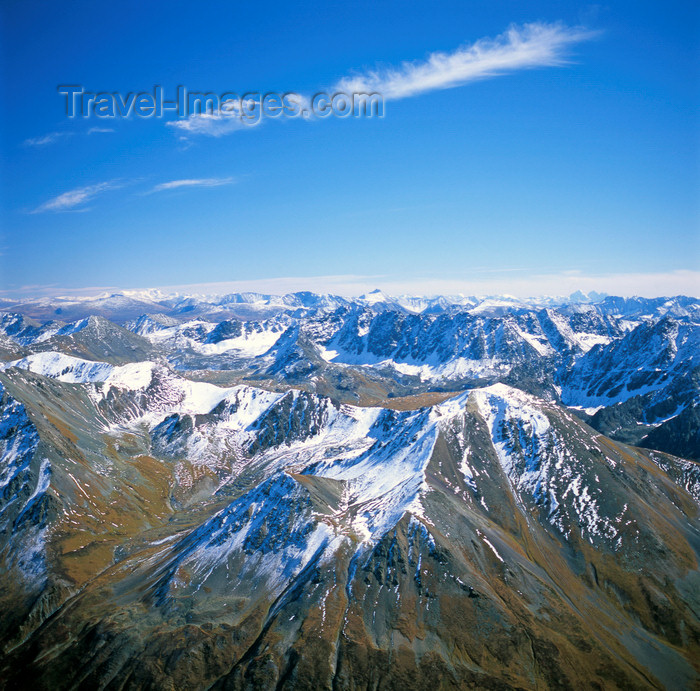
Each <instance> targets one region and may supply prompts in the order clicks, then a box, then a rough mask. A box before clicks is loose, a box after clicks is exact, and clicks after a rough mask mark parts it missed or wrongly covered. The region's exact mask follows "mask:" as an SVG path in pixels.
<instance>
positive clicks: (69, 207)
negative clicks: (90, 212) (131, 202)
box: [31, 181, 122, 214]
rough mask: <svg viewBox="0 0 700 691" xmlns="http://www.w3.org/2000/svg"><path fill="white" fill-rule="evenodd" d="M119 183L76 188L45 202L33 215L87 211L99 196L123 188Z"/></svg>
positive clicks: (112, 182) (102, 183)
mask: <svg viewBox="0 0 700 691" xmlns="http://www.w3.org/2000/svg"><path fill="white" fill-rule="evenodd" d="M121 186H122V185H121V183H119V182H117V181H110V182H100V183H98V184H96V185H87V186H85V187H76V188H75V189H73V190H70V191H68V192H64V193H63V194H59V195H58V196H57V197H53V198H52V199H49V200H48V201H46V202H44V203H43V204H41V205H40V206H38V207H37V208H36V209H34V210H33V211H32V212H31V213H34V214H40V213H45V212H47V211H87V208H86V207H85V204H87V203H88V202H90V201H91V200H93V199H94V198H95V197H96V196H98V195H99V194H102V193H103V192H107V191H108V190H113V189H117V188H119V187H121Z"/></svg>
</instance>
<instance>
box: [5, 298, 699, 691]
mask: <svg viewBox="0 0 700 691" xmlns="http://www.w3.org/2000/svg"><path fill="white" fill-rule="evenodd" d="M0 308H1V309H2V310H4V311H3V312H2V313H0V583H2V585H3V587H2V588H1V589H0V646H2V648H1V649H2V651H3V653H2V655H1V656H0V683H2V685H3V687H4V688H8V689H11V688H17V689H20V688H22V689H25V688H51V689H64V688H65V689H68V688H86V689H87V688H90V689H92V688H104V689H107V688H115V689H116V688H120V689H142V688H157V689H172V688H177V689H180V688H187V689H200V688H201V689H205V688H206V689H208V688H216V689H244V688H293V689H385V688H387V689H388V688H402V689H403V688H407V689H408V688H411V689H414V688H419V689H420V688H425V689H431V691H434V690H435V689H443V688H444V689H452V688H493V689H501V688H503V689H505V688H527V689H530V688H532V689H545V688H572V689H577V688H606V689H607V688H669V689H684V688H688V689H690V688H694V687H695V686H696V685H697V684H698V683H699V682H700V665H699V664H698V660H700V620H699V618H698V617H699V615H700V601H699V600H698V593H699V592H700V572H699V571H698V553H699V548H700V524H699V522H698V513H699V510H700V464H698V461H699V460H700V409H699V408H698V405H699V403H700V300H698V299H696V298H691V297H683V296H676V297H672V298H658V299H657V298H655V299H646V298H619V297H611V296H605V295H599V294H591V295H583V294H575V295H572V296H570V297H569V298H565V299H555V298H542V299H535V300H525V301H523V300H518V299H516V298H512V297H491V298H483V299H482V298H472V297H461V296H456V297H433V298H418V297H399V298H393V297H388V296H386V295H384V294H383V293H381V292H379V291H375V292H373V293H370V294H368V295H365V296H362V297H360V298H342V297H337V296H328V295H315V294H312V293H294V294H291V295H285V296H270V295H260V294H251V293H247V294H236V295H228V296H222V297H180V296H166V295H162V294H159V293H157V292H154V291H146V292H138V293H137V292H130V293H123V294H116V295H109V296H103V297H99V298H84V299H83V298H80V299H68V298H65V299H40V300H24V301H15V302H11V301H9V300H5V301H4V302H3V303H1V304H0Z"/></svg>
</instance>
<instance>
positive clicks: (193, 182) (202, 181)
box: [150, 178, 236, 192]
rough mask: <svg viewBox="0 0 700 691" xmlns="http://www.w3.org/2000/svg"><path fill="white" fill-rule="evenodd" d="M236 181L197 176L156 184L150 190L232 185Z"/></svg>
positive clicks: (161, 190)
mask: <svg viewBox="0 0 700 691" xmlns="http://www.w3.org/2000/svg"><path fill="white" fill-rule="evenodd" d="M235 182H236V179H235V178H195V179H185V180H171V181H170V182H162V183H160V184H159V185H156V186H155V187H153V188H152V189H151V190H150V192H163V191H165V190H174V189H178V188H180V187H220V186H221V185H232V184H233V183H235Z"/></svg>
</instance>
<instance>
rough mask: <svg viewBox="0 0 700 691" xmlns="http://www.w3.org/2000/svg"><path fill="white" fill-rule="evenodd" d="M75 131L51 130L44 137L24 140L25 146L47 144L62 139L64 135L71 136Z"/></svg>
mask: <svg viewBox="0 0 700 691" xmlns="http://www.w3.org/2000/svg"><path fill="white" fill-rule="evenodd" d="M71 136H73V132H49V133H48V134H45V135H44V136H42V137H31V138H29V139H25V140H24V145H25V146H47V145H48V144H53V143H54V142H56V141H58V140H59V139H62V138H63V137H71Z"/></svg>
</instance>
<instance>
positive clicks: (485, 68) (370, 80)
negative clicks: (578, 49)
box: [335, 23, 597, 100]
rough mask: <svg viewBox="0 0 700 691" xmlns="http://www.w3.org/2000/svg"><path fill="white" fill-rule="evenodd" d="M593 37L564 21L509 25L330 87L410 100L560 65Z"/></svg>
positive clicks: (346, 91)
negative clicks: (471, 41)
mask: <svg viewBox="0 0 700 691" xmlns="http://www.w3.org/2000/svg"><path fill="white" fill-rule="evenodd" d="M596 35H597V34H596V32H592V31H589V30H586V29H581V28H571V27H567V26H565V25H563V24H542V23H534V24H525V25H524V26H522V27H518V26H511V27H510V28H509V29H508V31H506V32H505V33H503V34H501V35H500V36H498V37H497V38H495V39H481V40H479V41H477V42H476V43H474V44H472V45H467V46H463V47H462V48H459V49H457V50H456V51H454V52H452V53H442V52H436V53H432V54H431V55H430V56H429V57H428V59H427V60H425V61H423V62H404V63H402V64H401V66H400V67H397V68H387V69H379V70H374V71H370V72H367V73H365V74H358V75H355V76H351V77H346V78H345V79H342V80H340V81H339V82H338V83H337V84H336V87H335V90H336V91H341V92H344V93H372V92H376V93H379V94H381V95H382V96H383V97H384V99H385V100H398V99H401V98H409V97H412V96H418V95H420V94H424V93H427V92H429V91H436V90H440V89H450V88H454V87H457V86H463V85H464V84H467V83H468V82H472V81H475V80H478V79H486V78H489V77H498V76H500V75H503V74H506V73H508V72H514V71H516V70H523V69H532V68H534V67H553V66H558V65H563V64H565V63H566V50H567V48H569V46H571V45H572V44H574V43H579V42H581V41H585V40H588V39H591V38H593V37H594V36H596Z"/></svg>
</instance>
